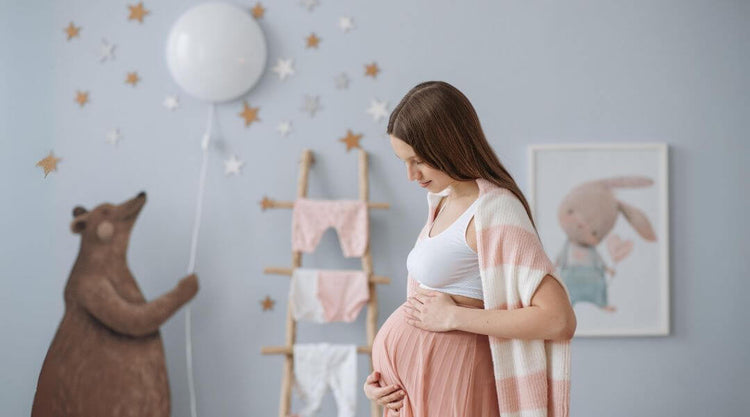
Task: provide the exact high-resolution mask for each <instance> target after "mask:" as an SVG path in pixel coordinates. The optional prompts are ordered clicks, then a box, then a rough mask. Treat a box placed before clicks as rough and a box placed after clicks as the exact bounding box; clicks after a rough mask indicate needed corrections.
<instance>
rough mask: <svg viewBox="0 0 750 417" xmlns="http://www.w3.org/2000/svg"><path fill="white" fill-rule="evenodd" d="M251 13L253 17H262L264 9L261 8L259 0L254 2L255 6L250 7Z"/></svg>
mask: <svg viewBox="0 0 750 417" xmlns="http://www.w3.org/2000/svg"><path fill="white" fill-rule="evenodd" d="M250 10H251V11H252V13H253V17H254V18H256V19H261V18H263V15H264V14H265V13H266V9H264V8H263V5H262V4H260V2H258V3H255V7H253V8H252V9H250Z"/></svg>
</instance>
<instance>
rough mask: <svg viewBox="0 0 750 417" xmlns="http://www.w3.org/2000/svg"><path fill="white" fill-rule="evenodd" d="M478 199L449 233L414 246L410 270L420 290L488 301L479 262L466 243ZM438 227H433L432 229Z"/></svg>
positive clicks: (409, 263)
mask: <svg viewBox="0 0 750 417" xmlns="http://www.w3.org/2000/svg"><path fill="white" fill-rule="evenodd" d="M477 201H479V199H478V198H477V199H476V200H474V202H473V203H471V205H470V206H469V208H467V209H466V211H464V212H463V213H462V214H461V215H460V216H459V217H458V219H456V220H455V221H454V222H453V223H452V224H451V225H450V226H448V228H447V229H445V230H443V231H442V232H440V233H438V234H437V235H436V236H432V237H430V236H429V235H430V232H429V231H428V232H427V236H425V237H424V238H423V239H421V240H419V241H417V242H416V243H415V244H414V247H413V248H412V250H411V252H409V256H408V257H407V258H406V269H408V271H409V274H410V275H411V276H412V278H414V279H416V280H417V281H418V282H419V283H420V287H422V288H428V289H431V290H437V291H441V292H446V293H450V294H456V295H463V296H466V297H471V298H477V299H480V300H484V296H483V292H482V278H481V276H480V275H479V258H478V255H477V253H476V252H474V250H473V249H472V248H471V247H469V244H468V243H467V242H466V227H467V226H468V225H469V221H470V220H471V217H472V216H473V215H474V211H475V210H476V205H477ZM433 226H434V221H433V224H432V225H430V228H432V227H433Z"/></svg>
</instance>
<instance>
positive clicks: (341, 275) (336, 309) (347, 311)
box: [318, 270, 370, 323]
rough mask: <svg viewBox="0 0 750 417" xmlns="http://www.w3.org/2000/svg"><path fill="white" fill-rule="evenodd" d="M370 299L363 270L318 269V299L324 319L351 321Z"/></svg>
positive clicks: (329, 320)
mask: <svg viewBox="0 0 750 417" xmlns="http://www.w3.org/2000/svg"><path fill="white" fill-rule="evenodd" d="M369 299H370V288H369V286H368V282H367V274H366V273H365V272H364V271H347V270H339V271H336V270H320V271H318V300H320V303H321V304H322V305H323V314H324V315H325V320H326V321H328V322H331V321H345V322H349V323H351V322H353V321H354V320H355V319H356V318H357V315H358V314H359V311H360V310H361V309H362V307H363V306H364V305H365V304H367V301H368V300H369Z"/></svg>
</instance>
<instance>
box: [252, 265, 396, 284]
mask: <svg viewBox="0 0 750 417" xmlns="http://www.w3.org/2000/svg"><path fill="white" fill-rule="evenodd" d="M292 271H293V268H283V267H275V266H269V267H267V268H264V269H263V273H265V274H275V275H289V276H291V275H292ZM369 282H372V283H374V284H390V283H391V279H390V278H388V277H386V276H383V275H372V276H371V277H370V280H369Z"/></svg>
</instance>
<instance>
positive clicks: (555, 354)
mask: <svg viewBox="0 0 750 417" xmlns="http://www.w3.org/2000/svg"><path fill="white" fill-rule="evenodd" d="M476 182H477V185H478V186H479V197H478V198H479V204H478V205H477V208H476V212H475V214H474V226H475V229H476V233H477V252H478V257H479V270H480V275H481V278H482V290H483V292H484V305H485V307H484V308H485V309H499V310H513V309H516V308H523V307H528V306H530V305H531V297H532V295H533V294H534V291H535V290H536V289H537V287H538V286H539V284H540V283H541V281H542V278H544V277H545V276H546V275H551V276H553V277H554V278H555V279H557V280H558V281H559V282H560V284H561V285H562V287H563V288H564V289H565V292H566V294H568V297H569V296H570V295H569V293H568V289H567V288H566V287H565V284H564V283H563V282H562V280H561V279H560V277H559V276H558V275H557V273H556V272H555V267H554V265H553V264H552V262H551V261H550V260H549V258H548V257H547V254H546V253H545V252H544V249H543V248H542V244H541V242H540V241H539V238H538V236H537V234H536V232H535V230H534V228H533V226H532V224H531V220H530V219H529V216H528V214H527V213H526V210H525V209H524V207H523V204H522V203H521V200H519V199H518V197H516V196H515V195H514V194H513V193H512V192H510V191H508V190H507V189H505V188H502V187H498V186H497V185H495V184H494V183H492V182H490V181H488V180H485V179H483V178H480V179H477V180H476ZM448 192H449V189H446V190H443V191H442V192H440V193H432V192H428V193H427V202H428V207H429V214H428V218H427V223H426V224H425V226H424V227H423V228H422V231H421V232H420V233H419V237H418V238H417V240H421V239H424V237H425V235H426V233H427V230H429V227H428V226H429V225H430V224H432V221H433V217H434V216H435V208H436V207H437V204H438V202H439V201H440V199H441V198H443V197H444V196H445V195H447V194H448ZM418 285H419V283H418V282H417V281H416V280H414V279H413V278H412V277H411V276H410V275H409V276H408V277H407V291H406V292H407V297H410V296H412V294H413V293H414V291H415V288H417V287H418ZM489 341H490V351H491V352H492V362H493V366H494V373H495V384H496V387H497V399H498V404H499V406H500V415H501V416H503V417H568V415H569V408H570V356H571V355H570V341H569V340H555V341H552V340H541V339H537V340H522V339H502V338H498V337H493V336H489Z"/></svg>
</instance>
